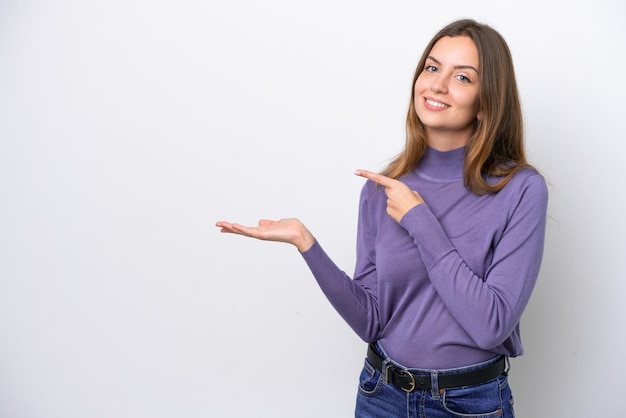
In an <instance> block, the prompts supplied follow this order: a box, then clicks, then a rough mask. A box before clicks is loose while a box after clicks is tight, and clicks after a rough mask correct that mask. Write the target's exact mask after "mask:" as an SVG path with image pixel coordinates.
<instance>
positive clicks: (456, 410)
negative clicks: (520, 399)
mask: <svg viewBox="0 0 626 418" xmlns="http://www.w3.org/2000/svg"><path fill="white" fill-rule="evenodd" d="M495 360H497V358H496V359H493V360H489V361H487V362H484V363H480V364H476V365H473V366H468V367H463V368H460V369H446V370H440V371H437V373H438V374H439V375H442V374H447V373H454V372H459V371H469V370H475V369H480V368H483V367H486V366H488V365H490V364H492V363H493V362H494V361H495ZM411 372H413V373H424V374H426V375H432V374H434V373H433V372H432V371H430V370H416V369H412V370H411ZM434 381H435V382H436V379H435V380H434ZM355 417H357V418H374V417H376V418H391V417H407V418H459V417H462V418H492V417H494V418H495V417H499V418H513V417H514V413H513V397H512V395H511V389H510V388H509V385H508V381H507V375H506V372H505V373H503V374H502V375H500V376H499V377H497V378H496V379H493V380H490V381H488V382H485V383H481V384H478V385H475V386H465V387H460V388H450V389H437V388H435V389H434V390H415V391H413V392H410V393H406V392H404V391H403V390H402V389H401V388H399V387H397V386H395V385H394V384H392V383H387V382H385V379H384V376H382V374H381V373H380V372H379V371H377V370H375V369H374V368H373V367H372V366H371V365H370V363H369V361H368V360H367V359H366V360H365V366H364V367H363V371H362V372H361V376H360V379H359V392H358V395H357V402H356V411H355Z"/></svg>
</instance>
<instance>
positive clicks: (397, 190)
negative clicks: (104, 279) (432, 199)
mask: <svg viewBox="0 0 626 418" xmlns="http://www.w3.org/2000/svg"><path fill="white" fill-rule="evenodd" d="M354 174H356V175H357V176H361V177H365V178H367V179H368V180H371V181H373V182H374V183H378V184H380V185H381V186H384V187H385V194H386V195H387V214H389V216H391V217H392V218H393V219H394V220H395V221H396V222H400V220H401V219H402V218H403V217H404V215H406V213H407V212H408V211H409V210H411V209H412V208H414V207H415V206H417V205H421V204H422V203H424V199H422V196H420V194H419V193H418V192H416V191H415V190H411V189H410V188H409V186H407V185H406V184H404V183H402V182H401V181H400V180H394V179H392V178H390V177H386V176H383V175H382V174H377V173H372V172H371V171H366V170H356V171H355V173H354Z"/></svg>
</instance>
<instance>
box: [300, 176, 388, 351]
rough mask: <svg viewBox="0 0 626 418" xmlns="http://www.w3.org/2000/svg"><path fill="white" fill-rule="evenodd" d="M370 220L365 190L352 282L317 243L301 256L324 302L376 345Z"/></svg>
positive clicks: (375, 281) (377, 327)
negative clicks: (323, 295) (317, 285)
mask: <svg viewBox="0 0 626 418" xmlns="http://www.w3.org/2000/svg"><path fill="white" fill-rule="evenodd" d="M370 219H371V217H370V216H369V201H368V198H367V188H366V187H364V188H363V189H362V191H361V198H360V205H359V217H358V228H357V254H356V268H355V273H354V280H352V279H350V277H348V275H347V274H346V273H344V272H343V271H341V270H340V269H339V268H338V267H337V266H336V265H335V263H333V261H332V260H331V259H330V258H329V257H328V256H327V255H326V253H325V252H324V250H323V249H322V248H321V246H320V245H319V244H318V243H316V244H315V245H313V247H312V248H311V249H310V250H309V251H307V252H305V253H303V254H302V255H303V257H304V259H305V261H306V263H307V265H308V266H309V268H310V269H311V272H312V273H313V276H314V277H315V279H316V280H317V283H318V284H319V286H320V288H321V289H322V291H323V292H324V294H325V295H326V298H327V299H328V300H329V302H330V303H331V304H332V305H333V307H334V308H335V310H336V311H337V312H338V313H339V314H340V315H341V317H342V318H343V319H344V320H345V321H346V322H347V323H348V325H350V327H351V328H352V329H353V330H354V331H355V332H356V334H357V335H358V336H359V337H361V338H362V339H363V340H364V341H366V342H373V341H376V340H377V339H378V336H379V333H380V320H379V315H378V298H377V290H378V279H377V272H376V257H375V250H374V244H375V241H374V233H373V229H372V228H371V226H370Z"/></svg>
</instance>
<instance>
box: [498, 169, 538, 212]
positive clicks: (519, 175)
mask: <svg viewBox="0 0 626 418" xmlns="http://www.w3.org/2000/svg"><path fill="white" fill-rule="evenodd" d="M499 193H500V194H502V195H504V197H505V198H506V199H507V200H508V201H510V202H516V204H517V205H524V206H531V207H536V208H537V209H541V210H545V207H546V206H547V202H548V186H547V184H546V180H545V178H544V177H543V175H541V173H539V171H537V170H536V169H535V168H533V167H524V168H522V169H520V170H519V171H518V172H516V173H515V175H513V178H511V180H510V181H509V183H508V184H507V185H506V186H504V188H503V189H502V190H501V191H500V192H499Z"/></svg>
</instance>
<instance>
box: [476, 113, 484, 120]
mask: <svg viewBox="0 0 626 418" xmlns="http://www.w3.org/2000/svg"><path fill="white" fill-rule="evenodd" d="M476 120H483V112H478V113H477V114H476Z"/></svg>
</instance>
